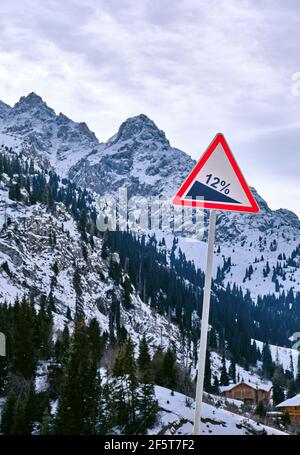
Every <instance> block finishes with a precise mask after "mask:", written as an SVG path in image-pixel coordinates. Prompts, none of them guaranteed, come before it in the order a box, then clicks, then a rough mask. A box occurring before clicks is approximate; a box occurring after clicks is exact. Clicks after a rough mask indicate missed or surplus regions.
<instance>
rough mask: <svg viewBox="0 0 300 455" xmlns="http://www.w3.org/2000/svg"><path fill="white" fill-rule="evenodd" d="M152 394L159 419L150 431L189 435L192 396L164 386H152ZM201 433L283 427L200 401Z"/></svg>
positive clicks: (276, 432)
mask: <svg viewBox="0 0 300 455" xmlns="http://www.w3.org/2000/svg"><path fill="white" fill-rule="evenodd" d="M155 394H156V397H157V399H158V402H159V407H160V409H161V411H160V414H159V420H158V423H157V425H156V426H155V428H153V429H151V430H149V432H148V433H149V434H165V435H188V434H192V433H193V421H194V412H195V402H194V400H192V399H190V400H189V405H187V404H186V396H185V395H183V394H181V393H178V392H174V395H171V391H170V390H169V389H166V388H165V387H161V386H155ZM201 433H202V434H203V435H250V434H260V433H264V434H268V435H284V434H285V433H283V432H282V431H279V430H276V429H275V428H271V427H268V426H266V425H262V424H259V423H256V422H255V421H253V420H251V419H249V418H246V417H244V416H240V415H237V414H234V413H233V412H229V411H226V410H225V409H222V408H221V407H219V408H217V407H215V406H212V405H210V404H207V403H203V412H202V425H201Z"/></svg>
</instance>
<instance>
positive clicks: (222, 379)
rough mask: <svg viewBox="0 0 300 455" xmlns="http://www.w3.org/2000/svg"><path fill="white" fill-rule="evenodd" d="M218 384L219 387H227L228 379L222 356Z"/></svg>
mask: <svg viewBox="0 0 300 455" xmlns="http://www.w3.org/2000/svg"><path fill="white" fill-rule="evenodd" d="M220 384H221V385H228V384H229V378H228V374H227V369H226V360H225V355H223V358H222V368H221V376H220Z"/></svg>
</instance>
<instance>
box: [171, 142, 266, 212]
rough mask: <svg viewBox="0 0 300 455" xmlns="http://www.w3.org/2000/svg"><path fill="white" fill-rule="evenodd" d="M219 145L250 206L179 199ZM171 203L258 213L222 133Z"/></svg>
mask: <svg viewBox="0 0 300 455" xmlns="http://www.w3.org/2000/svg"><path fill="white" fill-rule="evenodd" d="M219 144H221V145H222V147H223V149H224V151H225V153H226V155H227V158H228V159H229V161H230V164H231V166H232V167H233V170H234V172H235V174H236V176H237V178H238V180H239V182H240V184H241V186H242V187H243V190H244V191H245V193H246V196H247V198H248V200H249V202H250V204H251V205H250V206H236V205H233V204H226V203H225V204H219V203H217V202H205V201H197V200H196V201H195V200H190V199H181V198H182V196H183V194H184V193H185V192H186V190H187V189H188V187H189V186H190V184H191V183H192V181H194V180H195V179H196V177H197V175H198V173H199V172H200V170H201V169H202V167H203V166H204V164H205V163H206V161H207V160H208V159H209V157H210V156H211V155H212V153H213V152H214V150H215V149H216V147H217V146H218V145H219ZM172 203H173V204H174V205H182V206H188V207H198V208H202V209H216V210H229V211H234V212H249V213H258V212H259V206H258V204H257V202H256V200H255V199H254V197H253V195H252V193H251V191H250V188H249V186H248V184H247V182H246V180H245V178H244V176H243V174H242V172H241V170H240V168H239V166H238V164H237V162H236V161H235V158H234V156H233V154H232V152H231V150H230V148H229V146H228V144H227V142H226V139H225V137H224V136H223V134H222V133H218V134H217V135H216V136H215V138H214V139H213V141H212V142H211V143H210V145H209V147H208V148H207V150H206V151H205V152H204V153H203V155H202V156H201V158H200V160H199V161H198V163H197V164H196V166H195V167H194V169H193V170H192V171H191V172H190V174H189V175H188V177H187V178H186V180H185V181H184V182H183V184H182V185H181V187H180V188H179V190H178V192H177V194H176V196H174V198H173V201H172Z"/></svg>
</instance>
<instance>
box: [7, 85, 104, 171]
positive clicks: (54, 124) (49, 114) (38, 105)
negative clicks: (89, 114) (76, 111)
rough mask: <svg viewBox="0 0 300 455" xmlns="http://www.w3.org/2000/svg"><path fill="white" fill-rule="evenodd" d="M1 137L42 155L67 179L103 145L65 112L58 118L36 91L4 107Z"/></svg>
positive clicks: (86, 127)
mask: <svg viewBox="0 0 300 455" xmlns="http://www.w3.org/2000/svg"><path fill="white" fill-rule="evenodd" d="M1 113H2V115H1ZM0 135H1V140H2V142H3V144H4V145H6V144H11V142H12V140H15V141H17V142H18V144H19V149H21V150H22V149H23V150H26V151H29V153H31V154H32V155H36V154H39V155H40V157H41V159H42V160H44V162H45V163H46V164H48V165H52V166H53V167H54V168H55V170H56V171H57V172H58V173H59V174H61V175H64V176H67V174H68V171H69V169H70V168H71V167H72V166H73V165H74V164H75V163H77V162H78V161H80V160H81V159H82V158H83V157H85V156H87V155H88V154H90V153H91V152H95V150H96V149H97V147H99V145H100V144H99V141H98V139H97V138H96V136H95V134H94V133H93V132H92V131H90V130H89V128H88V126H87V125H86V123H83V122H81V123H77V122H74V121H73V120H71V119H70V118H68V117H67V116H66V115H64V114H62V113H60V114H59V115H57V114H56V113H55V111H54V110H53V109H52V108H51V107H49V106H48V105H47V104H46V103H45V102H44V101H43V99H42V98H41V97H40V96H39V95H37V94H36V93H33V92H32V93H30V94H29V95H27V96H23V97H21V98H20V100H19V101H18V102H17V103H16V104H15V105H14V107H13V108H9V107H6V105H4V107H3V105H2V104H1V105H0Z"/></svg>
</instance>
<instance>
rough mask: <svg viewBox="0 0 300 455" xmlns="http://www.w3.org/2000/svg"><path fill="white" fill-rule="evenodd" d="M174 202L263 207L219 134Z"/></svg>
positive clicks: (209, 206) (252, 209)
mask: <svg viewBox="0 0 300 455" xmlns="http://www.w3.org/2000/svg"><path fill="white" fill-rule="evenodd" d="M173 204H175V205H184V206H190V207H200V208H206V209H215V210H229V211H237V212H251V213H257V212H259V207H258V205H257V203H256V201H255V199H254V197H253V195H252V193H251V191H250V188H249V186H248V185H247V183H246V180H245V179H244V177H243V174H242V173H241V171H240V169H239V167H238V165H237V163H236V161H235V159H234V157H233V155H232V153H231V151H230V149H229V146H228V144H227V142H226V140H225V138H224V136H223V134H221V133H219V134H217V135H216V137H215V138H214V140H213V141H212V143H211V144H210V146H209V147H208V149H207V150H206V152H205V153H204V154H203V155H202V157H201V158H200V160H199V161H198V163H197V164H196V166H195V167H194V169H193V170H192V172H191V173H190V175H189V176H188V178H187V179H186V180H185V182H184V183H183V184H182V186H181V188H180V189H179V191H178V193H177V194H176V196H175V197H174V199H173Z"/></svg>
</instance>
